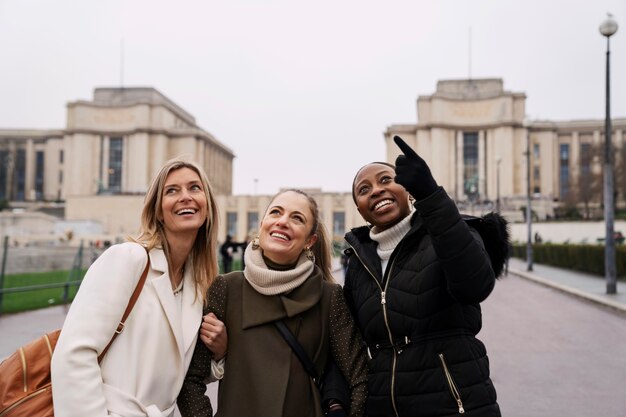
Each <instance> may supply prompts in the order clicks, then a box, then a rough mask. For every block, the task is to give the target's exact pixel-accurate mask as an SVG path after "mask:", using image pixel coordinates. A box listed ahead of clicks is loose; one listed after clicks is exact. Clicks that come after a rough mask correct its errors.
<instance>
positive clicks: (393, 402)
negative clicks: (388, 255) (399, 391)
mask: <svg viewBox="0 0 626 417" xmlns="http://www.w3.org/2000/svg"><path fill="white" fill-rule="evenodd" d="M349 246H350V247H351V248H352V251H353V252H354V254H355V255H356V257H357V259H358V260H359V262H361V265H363V267H364V268H365V269H366V270H367V272H368V273H369V274H370V275H371V276H372V278H373V279H374V282H375V283H376V285H377V286H378V288H379V289H380V304H381V306H382V309H383V318H384V320H385V327H386V328H387V335H388V337H389V343H390V344H391V346H393V334H391V328H390V327H389V318H388V317H387V299H386V298H385V297H386V292H387V286H388V285H389V281H391V279H387V280H386V281H385V288H383V287H381V286H380V284H379V283H378V280H377V279H376V275H374V274H373V273H372V271H371V270H370V269H369V268H368V267H367V265H366V264H365V262H363V260H362V259H361V257H360V256H359V254H358V252H357V251H356V249H354V247H353V246H352V245H350V244H349ZM394 263H395V257H394V260H393V262H392V263H391V266H390V267H389V271H391V270H392V269H393V265H394ZM383 275H384V273H383ZM389 275H391V274H389ZM397 359H398V358H397V352H396V349H395V347H394V348H393V360H392V362H391V405H392V406H393V411H394V413H395V415H396V417H399V416H400V415H399V414H398V408H397V406H396V397H395V395H394V388H395V384H396V362H397Z"/></svg>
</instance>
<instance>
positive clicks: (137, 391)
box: [52, 160, 227, 417]
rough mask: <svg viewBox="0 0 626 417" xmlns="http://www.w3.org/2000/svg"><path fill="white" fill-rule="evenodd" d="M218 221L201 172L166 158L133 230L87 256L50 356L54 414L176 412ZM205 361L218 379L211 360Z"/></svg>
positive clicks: (219, 343)
mask: <svg viewBox="0 0 626 417" xmlns="http://www.w3.org/2000/svg"><path fill="white" fill-rule="evenodd" d="M217 219H218V217H217V207H216V205H215V200H214V198H213V194H212V192H211V188H210V185H209V182H208V180H207V177H206V174H205V173H204V172H203V170H202V169H201V168H200V167H199V166H197V165H196V164H194V163H191V162H186V161H181V160H173V161H169V162H168V163H166V164H165V165H164V166H163V167H162V168H161V170H160V172H159V173H158V175H157V176H156V178H155V179H154V180H153V182H152V184H151V186H150V189H149V190H148V193H147V195H146V198H145V203H144V207H143V212H142V216H141V230H140V233H139V235H138V237H136V238H134V239H132V240H133V241H132V242H126V243H122V244H119V245H114V246H112V247H111V248H109V249H107V250H106V251H105V252H104V253H103V254H102V255H101V256H100V257H99V258H98V259H97V260H96V261H95V262H94V263H93V265H92V266H91V267H90V268H89V270H88V271H87V274H86V275H85V278H84V280H83V283H82V284H81V288H80V290H79V291H78V294H77V295H76V298H75V299H74V302H73V303H72V306H71V308H70V310H69V312H68V314H67V317H66V319H65V323H64V325H63V329H62V331H61V336H60V338H59V341H58V344H57V346H56V349H55V351H54V355H53V357H52V394H53V400H54V413H55V416H56V417H87V416H88V417H100V416H102V417H104V416H121V417H169V416H177V415H179V413H178V409H177V408H176V405H175V404H176V397H177V395H178V392H179V390H180V388H181V386H182V383H183V379H184V376H185V373H186V371H187V368H188V366H189V362H190V360H191V356H192V354H193V350H194V346H195V344H196V340H197V338H198V331H199V329H200V324H201V321H202V307H203V304H204V303H205V302H206V298H205V297H206V295H205V294H206V293H207V289H208V288H209V286H210V284H211V282H212V280H213V277H215V276H216V275H217V273H218V266H217V256H216V253H217V252H216V241H217V239H216V234H217ZM147 254H148V255H147ZM148 256H149V258H150V269H149V271H148V276H147V280H146V283H145V285H144V287H143V290H142V292H141V294H140V296H139V298H138V300H137V303H136V304H135V307H134V308H133V310H132V312H131V314H130V316H129V317H128V319H127V320H126V324H125V327H124V331H123V332H122V333H120V334H119V335H118V337H117V339H115V341H114V342H113V344H112V345H111V347H110V349H109V350H108V352H107V353H106V355H105V356H104V359H103V360H102V362H101V363H98V359H97V358H98V355H99V354H100V353H101V352H102V350H103V349H104V348H105V347H106V345H107V344H108V342H109V341H110V339H111V337H112V336H113V333H114V332H115V329H116V327H117V325H118V322H119V320H120V318H121V317H122V314H123V312H124V310H125V309H126V306H127V305H128V301H129V299H130V296H131V293H132V292H133V291H134V289H135V287H136V285H137V282H138V281H139V278H140V276H141V274H142V272H143V270H144V268H145V266H146V262H147V260H148ZM220 325H221V324H220V323H219V322H216V326H217V327H218V328H220V327H219V326H220ZM221 329H222V331H220V332H217V335H218V337H217V338H214V339H215V341H214V342H213V349H214V352H215V353H216V354H217V359H219V358H220V357H223V356H224V354H225V348H226V343H227V340H226V332H225V330H224V328H223V326H222V327H221ZM222 362H223V361H222ZM222 365H223V364H222ZM212 368H213V372H212V376H213V377H214V378H219V376H220V375H219V374H220V369H219V368H220V367H219V365H218V364H217V363H215V362H214V363H213V364H212Z"/></svg>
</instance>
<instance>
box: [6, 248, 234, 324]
mask: <svg viewBox="0 0 626 417" xmlns="http://www.w3.org/2000/svg"><path fill="white" fill-rule="evenodd" d="M220 269H221V262H220ZM232 269H233V271H237V270H240V269H241V261H240V260H239V259H233V265H232ZM85 272H86V271H81V273H80V276H78V277H74V278H72V280H79V279H81V278H82V277H83V276H84V275H85ZM69 275H70V271H52V272H37V273H30V274H15V275H5V277H4V288H16V287H28V286H30V285H42V284H54V283H58V284H63V283H65V282H67V280H68V277H69ZM63 291H64V287H63V286H59V287H58V288H46V289H40V290H31V291H24V292H16V293H10V294H3V295H1V297H2V311H0V314H3V313H17V312H20V311H28V310H35V309H37V308H43V307H49V306H53V305H58V304H63ZM76 291H78V286H77V285H72V286H70V288H69V294H68V301H72V300H73V299H74V296H75V295H76Z"/></svg>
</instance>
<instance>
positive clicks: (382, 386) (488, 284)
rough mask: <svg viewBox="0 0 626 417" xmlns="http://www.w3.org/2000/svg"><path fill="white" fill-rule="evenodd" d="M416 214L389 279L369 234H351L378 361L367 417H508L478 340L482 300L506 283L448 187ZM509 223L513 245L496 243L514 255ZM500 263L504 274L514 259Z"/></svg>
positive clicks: (356, 289)
mask: <svg viewBox="0 0 626 417" xmlns="http://www.w3.org/2000/svg"><path fill="white" fill-rule="evenodd" d="M415 207H416V209H417V212H416V213H415V214H414V215H413V218H412V220H411V229H410V231H409V232H408V233H407V235H406V236H405V237H404V238H403V239H402V241H401V242H400V243H399V244H398V246H397V247H396V249H395V250H394V252H393V253H392V255H391V258H390V259H389V263H388V266H387V271H386V273H385V275H383V271H382V270H381V263H380V259H379V257H378V255H377V253H376V245H377V244H376V242H374V241H372V240H371V239H370V237H369V228H367V227H365V226H364V227H360V228H356V229H353V230H352V231H351V232H349V233H348V234H347V235H346V241H347V242H348V244H349V245H350V248H348V249H347V252H348V253H349V254H350V259H349V264H348V265H349V266H348V273H347V276H346V281H345V286H344V292H345V295H346V299H347V301H348V305H349V307H350V308H351V309H352V312H353V314H354V316H355V318H356V320H357V323H358V325H359V327H360V329H361V332H362V334H363V337H364V338H365V341H366V343H367V345H368V347H369V350H370V354H371V356H372V358H371V360H370V362H369V384H368V385H369V398H368V402H367V407H366V414H367V415H368V416H370V417H375V416H385V417H389V416H399V417H407V416H416V417H417V416H428V417H433V416H455V415H459V414H460V413H464V415H465V416H469V417H476V416H490V417H491V416H493V417H495V416H500V410H499V407H498V404H497V402H496V391H495V389H494V387H493V385H492V383H491V380H490V378H489V361H488V358H487V353H486V351H485V346H484V345H483V343H482V342H481V341H479V340H478V339H477V338H476V337H475V335H476V334H477V333H478V332H479V331H480V329H481V311H480V306H479V303H480V302H481V301H483V300H484V299H485V298H486V297H487V296H488V295H489V293H491V290H492V289H493V287H494V283H495V279H496V274H495V273H494V268H492V262H493V258H492V260H491V261H490V257H489V255H488V254H487V252H486V251H485V249H484V245H483V243H482V239H481V237H480V234H479V233H478V232H477V231H476V230H475V229H474V228H470V227H469V226H468V221H464V220H463V218H462V217H461V216H460V215H459V212H458V210H457V208H456V205H455V204H454V202H453V201H452V200H451V199H450V198H449V197H448V195H447V194H446V192H445V191H444V190H443V189H439V191H437V192H435V193H434V194H433V195H431V196H429V197H428V198H426V199H425V200H422V201H420V202H418V203H416V204H415ZM475 220H476V221H477V222H482V221H483V220H482V219H478V218H475ZM499 220H500V221H501V224H500V225H499V226H502V227H504V229H503V233H500V234H498V233H494V236H496V239H498V237H497V236H500V237H501V238H502V239H503V241H501V242H489V243H490V245H489V246H490V247H496V248H505V249H504V250H505V252H504V254H505V255H506V245H507V239H508V237H507V232H506V225H505V222H504V221H503V219H502V218H501V217H500V218H499ZM470 223H471V221H470ZM496 258H498V257H497V256H496ZM496 261H497V262H498V263H499V264H500V265H499V266H498V267H497V268H496V269H497V272H498V273H499V271H500V266H501V263H502V261H504V258H501V259H500V258H498V259H496Z"/></svg>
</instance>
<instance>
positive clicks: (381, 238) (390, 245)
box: [370, 211, 413, 262]
mask: <svg viewBox="0 0 626 417" xmlns="http://www.w3.org/2000/svg"><path fill="white" fill-rule="evenodd" d="M411 217H413V211H411V212H410V213H409V215H408V216H406V217H405V218H404V219H402V220H400V222H398V224H396V225H395V226H392V227H390V228H389V229H386V230H383V231H379V230H378V228H377V227H376V226H374V227H372V229H371V230H370V238H371V239H372V240H373V241H374V242H378V247H377V248H376V252H377V253H378V257H379V258H380V259H381V261H383V262H385V261H388V260H389V258H390V257H391V253H392V252H393V250H394V249H395V248H396V246H398V243H400V241H401V240H402V238H403V237H404V235H406V234H407V232H408V231H409V230H410V229H411Z"/></svg>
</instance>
